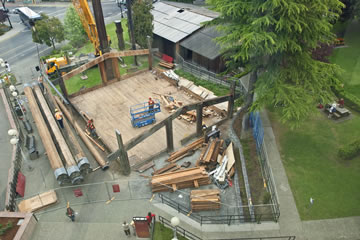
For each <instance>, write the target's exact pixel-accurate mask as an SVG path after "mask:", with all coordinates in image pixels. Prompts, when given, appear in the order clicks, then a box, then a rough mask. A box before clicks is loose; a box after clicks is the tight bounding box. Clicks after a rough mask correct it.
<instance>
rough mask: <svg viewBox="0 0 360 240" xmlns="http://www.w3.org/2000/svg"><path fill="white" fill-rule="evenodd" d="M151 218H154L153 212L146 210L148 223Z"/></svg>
mask: <svg viewBox="0 0 360 240" xmlns="http://www.w3.org/2000/svg"><path fill="white" fill-rule="evenodd" d="M153 218H155V214H153V213H151V212H148V215H147V216H146V221H147V223H148V224H149V225H150V224H151V222H152V219H153Z"/></svg>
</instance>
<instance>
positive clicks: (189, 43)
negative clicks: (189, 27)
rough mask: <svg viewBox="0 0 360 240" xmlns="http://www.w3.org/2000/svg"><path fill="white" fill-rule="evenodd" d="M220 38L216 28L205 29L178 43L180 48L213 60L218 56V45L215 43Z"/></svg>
mask: <svg viewBox="0 0 360 240" xmlns="http://www.w3.org/2000/svg"><path fill="white" fill-rule="evenodd" d="M220 36H221V33H220V32H219V31H217V30H216V27H205V28H203V29H201V30H199V31H197V32H196V33H193V34H192V35H191V36H190V37H188V38H186V39H185V40H183V41H182V42H180V46H182V47H184V48H186V49H189V50H191V51H193V52H195V53H197V54H199V55H201V56H204V57H206V58H208V59H210V60H213V59H215V58H217V57H218V56H220V45H219V44H218V43H217V42H216V41H215V38H217V37H220Z"/></svg>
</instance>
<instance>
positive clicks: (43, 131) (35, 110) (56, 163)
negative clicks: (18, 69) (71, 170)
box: [24, 86, 68, 183]
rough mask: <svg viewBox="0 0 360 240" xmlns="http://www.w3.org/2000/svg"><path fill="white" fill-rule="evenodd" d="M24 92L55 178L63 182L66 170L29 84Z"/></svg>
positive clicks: (66, 177)
mask: <svg viewBox="0 0 360 240" xmlns="http://www.w3.org/2000/svg"><path fill="white" fill-rule="evenodd" d="M24 92H25V95H26V97H27V99H28V102H29V108H30V110H31V114H32V116H33V118H34V121H35V124H36V127H37V129H38V132H39V135H40V138H41V141H42V142H43V145H44V148H45V151H46V152H47V156H48V158H49V162H50V166H51V168H52V169H53V170H54V174H55V177H56V180H57V181H59V182H60V183H64V182H66V180H67V179H68V175H67V172H66V170H65V168H64V165H63V163H62V162H61V159H60V156H59V153H58V152H57V149H56V147H55V144H54V142H53V140H52V138H51V135H50V132H49V129H48V127H47V125H46V123H45V120H44V119H43V118H42V115H41V111H40V109H39V106H38V105H37V103H36V100H35V96H34V94H33V92H32V89H31V88H30V87H29V86H25V88H24Z"/></svg>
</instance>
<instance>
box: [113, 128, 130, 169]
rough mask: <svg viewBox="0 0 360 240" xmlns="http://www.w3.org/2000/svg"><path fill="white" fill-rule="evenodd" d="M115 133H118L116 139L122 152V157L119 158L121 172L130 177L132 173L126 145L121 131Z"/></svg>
mask: <svg viewBox="0 0 360 240" xmlns="http://www.w3.org/2000/svg"><path fill="white" fill-rule="evenodd" d="M115 133H116V139H117V141H118V146H119V150H120V156H119V164H120V171H121V172H122V174H123V175H125V176H128V175H130V172H131V169H130V162H129V157H128V155H127V152H126V150H125V148H124V144H123V141H122V137H121V134H120V131H119V130H115Z"/></svg>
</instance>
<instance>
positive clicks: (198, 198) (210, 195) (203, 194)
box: [190, 189, 220, 212]
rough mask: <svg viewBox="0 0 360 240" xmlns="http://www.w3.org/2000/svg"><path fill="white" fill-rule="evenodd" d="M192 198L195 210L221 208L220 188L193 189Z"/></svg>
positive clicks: (192, 207) (192, 205) (192, 208)
mask: <svg viewBox="0 0 360 240" xmlns="http://www.w3.org/2000/svg"><path fill="white" fill-rule="evenodd" d="M190 200H191V210H192V211H193V212H195V211H205V210H217V209H220V191H219V189H208V190H192V191H191V192H190Z"/></svg>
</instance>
